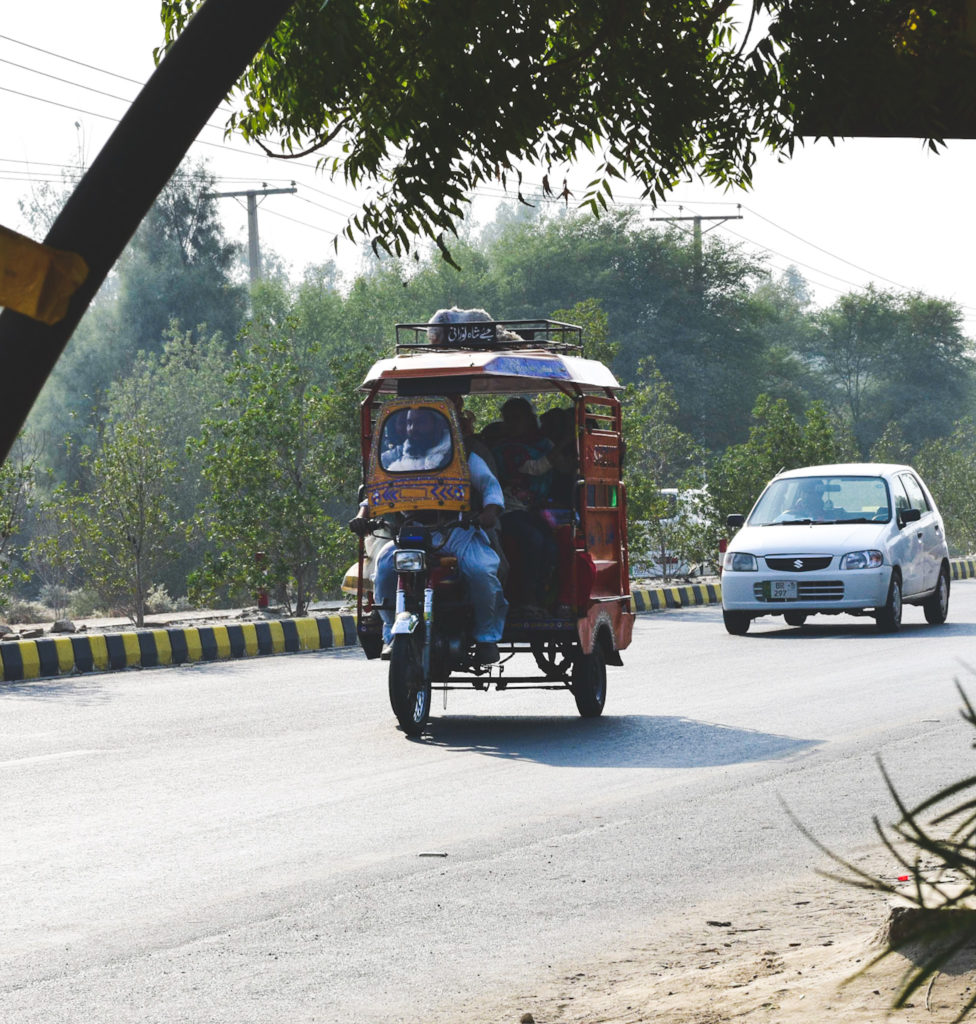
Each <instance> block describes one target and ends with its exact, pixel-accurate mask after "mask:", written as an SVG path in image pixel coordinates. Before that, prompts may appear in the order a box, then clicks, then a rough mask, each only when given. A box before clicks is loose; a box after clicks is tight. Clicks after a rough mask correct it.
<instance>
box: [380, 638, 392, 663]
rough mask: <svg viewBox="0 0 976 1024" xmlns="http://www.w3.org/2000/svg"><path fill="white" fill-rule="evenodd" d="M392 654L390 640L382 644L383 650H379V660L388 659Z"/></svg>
mask: <svg viewBox="0 0 976 1024" xmlns="http://www.w3.org/2000/svg"><path fill="white" fill-rule="evenodd" d="M392 654H393V643H392V641H391V642H390V643H388V644H383V650H382V651H380V661H389V660H390V657H391V655H392Z"/></svg>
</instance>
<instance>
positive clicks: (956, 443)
mask: <svg viewBox="0 0 976 1024" xmlns="http://www.w3.org/2000/svg"><path fill="white" fill-rule="evenodd" d="M914 464H915V468H916V469H917V470H918V471H919V473H920V474H921V475H922V477H923V478H924V480H925V482H926V484H927V485H928V487H929V489H930V490H931V491H932V496H933V497H934V498H935V502H936V504H937V505H938V506H939V511H940V512H941V513H942V518H943V520H944V522H945V528H946V539H947V540H948V542H949V545H950V547H951V550H952V552H953V554H957V555H964V556H965V555H970V554H972V553H973V552H976V423H974V421H973V420H972V419H971V418H967V419H962V420H960V421H959V422H958V423H956V425H955V427H954V429H953V431H952V433H951V434H949V436H947V437H942V438H937V439H935V440H932V441H929V442H927V443H926V444H924V445H922V446H921V448H920V449H919V451H918V453H917V454H916V456H915V459H914Z"/></svg>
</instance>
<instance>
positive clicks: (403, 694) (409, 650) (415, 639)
mask: <svg viewBox="0 0 976 1024" xmlns="http://www.w3.org/2000/svg"><path fill="white" fill-rule="evenodd" d="M390 707H392V708H393V714H395V715H396V717H397V721H398V722H399V723H400V728H401V729H403V731H404V732H405V733H406V734H407V735H408V736H419V735H420V734H421V733H422V732H423V731H424V726H425V725H426V724H427V719H428V718H429V716H430V680H429V679H426V678H424V660H423V636H422V630H420V629H418V630H416V631H415V632H413V633H398V634H397V635H396V636H395V637H394V638H393V647H392V650H391V651H390Z"/></svg>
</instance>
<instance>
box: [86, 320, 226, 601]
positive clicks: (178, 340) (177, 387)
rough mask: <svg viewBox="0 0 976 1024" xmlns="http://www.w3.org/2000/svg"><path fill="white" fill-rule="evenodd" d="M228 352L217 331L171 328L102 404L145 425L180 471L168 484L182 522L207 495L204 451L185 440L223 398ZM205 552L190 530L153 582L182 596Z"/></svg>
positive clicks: (114, 415) (188, 519) (141, 355)
mask: <svg viewBox="0 0 976 1024" xmlns="http://www.w3.org/2000/svg"><path fill="white" fill-rule="evenodd" d="M231 364H232V357H231V353H230V351H229V350H228V347H227V344H226V342H225V341H224V339H223V337H222V336H221V335H220V334H219V333H215V334H211V335H209V336H208V335H207V334H206V329H205V328H204V327H201V328H199V329H198V330H197V331H184V330H182V329H180V327H179V325H178V324H176V323H174V324H172V325H171V326H170V329H169V331H168V333H167V336H166V338H165V340H164V342H163V347H162V350H161V351H158V352H140V353H139V355H138V357H137V358H136V360H135V363H134V365H133V368H132V372H131V373H130V374H129V375H127V376H126V377H125V378H123V379H122V380H120V381H118V382H116V383H115V384H113V385H112V387H111V388H110V389H109V391H108V393H107V395H106V400H105V404H106V407H107V410H108V415H109V416H110V417H112V418H113V419H114V420H120V419H125V418H128V417H130V416H132V415H134V414H139V415H141V416H143V417H144V418H145V419H146V420H147V421H148V422H150V423H151V424H152V425H153V427H154V429H155V431H156V436H157V438H158V443H159V445H160V448H161V450H162V451H163V452H164V453H165V458H166V460H167V461H168V462H169V463H172V464H173V465H176V466H178V467H179V470H178V472H177V473H175V474H172V475H171V477H170V479H169V480H167V489H168V497H169V499H170V500H171V502H172V507H173V510H174V517H175V519H176V521H178V522H181V523H189V522H191V521H192V520H193V518H194V516H195V514H196V510H197V508H198V507H199V506H200V504H202V503H203V501H204V500H205V497H206V493H207V482H206V480H205V479H204V477H203V453H201V452H200V451H199V450H197V449H196V448H193V447H191V448H189V449H188V448H187V442H188V441H189V440H190V438H192V437H195V436H196V435H198V434H199V433H200V425H201V423H202V422H203V421H204V419H205V418H206V417H207V416H208V415H210V413H211V411H212V410H213V409H214V408H215V407H216V406H218V405H219V404H220V403H221V402H222V401H223V400H224V399H225V398H226V397H227V394H228V387H229V386H228V384H227V382H226V376H227V372H228V370H229V369H230V367H231ZM206 548H207V542H206V539H205V538H204V537H203V536H201V534H200V533H199V531H191V532H190V533H189V534H188V535H187V536H186V537H185V539H184V540H183V541H182V543H181V544H180V545H179V547H178V548H177V549H176V550H175V551H174V552H173V556H172V557H171V558H169V559H167V560H166V562H165V563H164V564H163V565H161V566H160V567H159V571H158V573H157V575H155V576H154V579H153V582H154V583H158V584H160V585H162V586H165V587H167V588H168V590H169V591H170V593H172V594H183V593H185V592H186V578H187V576H188V574H189V573H190V572H191V571H192V570H193V569H194V568H196V567H197V566H198V565H200V563H201V561H202V560H203V558H204V555H205V551H206Z"/></svg>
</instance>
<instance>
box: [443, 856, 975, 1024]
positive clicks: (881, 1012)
mask: <svg viewBox="0 0 976 1024" xmlns="http://www.w3.org/2000/svg"><path fill="white" fill-rule="evenodd" d="M883 863H884V861H883V859H882V857H881V856H880V855H878V854H872V855H869V856H866V857H864V858H862V859H861V861H859V864H860V866H865V865H867V866H869V867H870V868H872V869H875V870H882V869H881V868H880V867H879V865H881V864H883ZM888 863H889V864H890V863H891V862H890V860H889V861H888ZM890 906H891V903H890V901H889V899H888V898H887V897H886V896H884V895H881V894H878V893H875V892H869V891H864V890H861V889H857V888H855V887H853V886H848V885H844V884H842V883H839V882H835V881H833V880H830V879H827V878H823V877H821V876H811V877H810V878H809V879H808V880H807V882H806V884H804V885H802V886H790V887H788V888H783V889H779V890H776V891H771V892H768V893H765V894H764V895H763V896H762V897H761V898H758V899H757V898H755V897H748V898H745V897H743V898H740V899H734V900H723V899H722V897H721V896H720V895H719V896H716V898H715V900H714V902H711V903H709V904H708V906H707V907H706V908H705V909H702V908H700V907H699V908H695V909H691V910H689V911H688V912H687V913H685V914H684V915H682V917H681V919H680V920H676V921H675V920H672V921H659V922H656V923H655V925H654V926H652V927H649V928H648V935H647V940H646V942H644V943H642V944H641V945H639V946H633V947H632V948H629V949H627V950H626V951H618V954H617V955H615V956H612V957H611V956H608V957H607V958H605V959H594V960H593V961H591V962H588V963H585V964H580V966H579V970H578V971H573V972H564V973H563V974H562V976H561V977H560V978H559V979H558V980H557V981H556V982H554V983H547V984H546V985H545V986H544V987H540V988H539V989H538V990H536V991H534V992H522V993H519V994H513V995H512V996H511V997H510V998H504V999H503V1000H501V1001H498V1002H493V1001H491V1000H486V1001H485V1002H484V1003H483V1004H481V1005H470V1004H469V1005H467V1006H464V1007H463V1008H456V1009H462V1012H455V1013H454V1014H453V1019H454V1020H464V1021H470V1022H482V1021H484V1022H491V1024H509V1022H511V1024H518V1022H520V1021H524V1024H530V1021H529V1018H531V1020H532V1021H534V1022H535V1024H584V1022H585V1024H598V1022H604V1021H606V1022H613V1024H639V1022H640V1024H643V1022H661V1024H663V1022H667V1024H726V1022H733V1021H734V1022H746V1024H767V1022H769V1024H823V1022H827V1021H843V1022H845V1024H848V1022H850V1024H860V1022H865V1024H867V1022H872V1024H875V1022H879V1021H885V1020H890V1021H893V1022H897V1024H915V1022H924V1024H949V1022H951V1021H954V1020H955V1019H956V1018H957V1016H958V1014H959V1013H960V1011H961V1010H962V1008H963V1007H964V1006H965V1004H966V1002H967V1001H968V1000H969V999H970V998H971V997H972V996H973V993H974V991H976V989H974V986H976V935H974V946H973V947H972V948H971V949H969V950H967V951H964V953H963V954H961V955H960V957H959V958H958V959H957V960H956V961H955V962H953V963H951V964H948V965H946V966H945V968H944V969H943V971H942V972H941V973H939V974H938V975H937V976H936V977H935V979H934V981H933V983H932V984H931V986H929V985H926V986H924V987H922V988H920V989H919V991H918V992H916V993H915V994H914V995H913V997H912V998H911V999H910V1000H909V1003H908V1005H907V1006H906V1007H905V1008H903V1009H900V1010H897V1011H891V1010H890V1008H891V1005H892V1003H893V1002H894V999H895V997H896V995H897V993H898V992H899V991H900V989H901V985H902V982H903V979H904V976H905V973H906V970H909V969H911V968H912V966H913V964H914V963H915V962H917V961H918V959H919V953H920V951H919V950H917V949H915V950H911V951H910V954H911V955H909V956H905V955H902V954H900V953H895V954H891V955H889V956H888V957H887V958H886V959H885V960H884V961H883V962H882V963H881V964H880V965H878V966H875V967H872V968H870V969H869V970H868V971H866V972H864V973H862V974H859V973H858V972H861V971H862V970H863V968H864V967H865V966H866V965H867V964H868V963H869V962H870V961H871V960H872V959H873V958H874V957H875V956H877V954H878V953H879V952H881V951H882V949H884V948H885V947H884V946H883V945H881V944H880V942H879V939H878V933H879V931H880V930H881V929H882V927H883V926H884V925H885V923H886V922H887V920H888V917H889V913H890ZM971 1017H972V1019H973V1020H976V1014H972V1015H971ZM447 1019H449V1018H448V1017H447V1016H445V1017H444V1018H443V1020H444V1021H446V1020H447Z"/></svg>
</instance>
